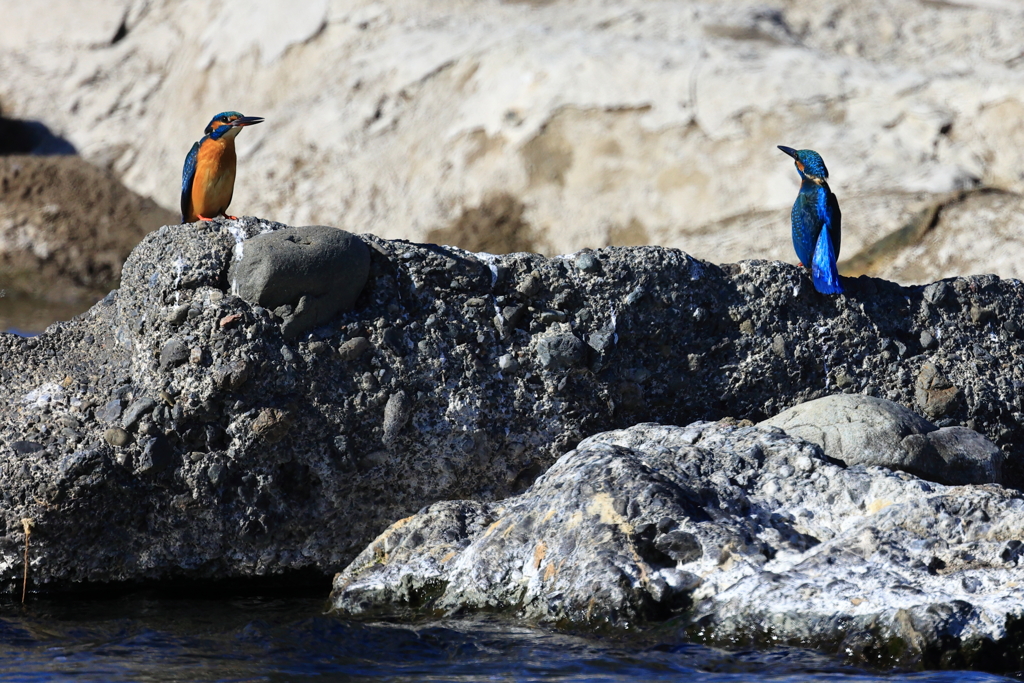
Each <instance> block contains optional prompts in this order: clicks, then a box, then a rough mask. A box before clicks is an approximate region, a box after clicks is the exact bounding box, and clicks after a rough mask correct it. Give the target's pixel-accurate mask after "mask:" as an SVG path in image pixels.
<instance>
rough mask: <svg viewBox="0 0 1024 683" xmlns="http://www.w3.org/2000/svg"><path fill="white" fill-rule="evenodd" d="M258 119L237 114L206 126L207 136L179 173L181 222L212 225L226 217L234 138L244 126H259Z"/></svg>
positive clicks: (216, 118) (219, 117)
mask: <svg viewBox="0 0 1024 683" xmlns="http://www.w3.org/2000/svg"><path fill="white" fill-rule="evenodd" d="M262 122H263V119H262V118H260V117H259V116H242V115H241V114H239V113H238V112H237V111H225V112H221V113H220V114H217V115H216V116H214V117H213V119H212V120H211V121H210V124H209V125H208V126H206V130H205V131H204V132H205V133H206V135H205V136H204V137H203V139H202V140H200V141H199V142H197V143H195V144H194V145H192V150H191V151H189V153H188V156H187V157H185V168H183V169H182V171H181V222H182V223H192V222H194V221H197V220H199V221H212V220H213V219H214V218H216V217H218V216H227V217H228V218H231V219H234V218H235V217H234V216H228V215H227V210H228V204H230V203H231V195H232V193H233V192H234V190H235V159H236V158H235V136H236V135H238V133H239V132H240V131H241V130H242V128H243V127H245V126H251V125H253V124H256V123H262Z"/></svg>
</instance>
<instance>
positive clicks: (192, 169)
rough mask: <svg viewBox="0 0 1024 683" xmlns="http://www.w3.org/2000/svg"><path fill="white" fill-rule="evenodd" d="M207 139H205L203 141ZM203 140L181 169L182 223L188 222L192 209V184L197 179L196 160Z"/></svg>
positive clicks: (194, 148)
mask: <svg viewBox="0 0 1024 683" xmlns="http://www.w3.org/2000/svg"><path fill="white" fill-rule="evenodd" d="M205 139H206V138H205V137H204V138H203V140H205ZM203 140H200V141H199V142H196V143H195V144H193V145H192V149H191V150H189V153H188V156H186V157H185V167H184V168H182V169H181V222H182V223H184V222H185V221H187V220H188V216H189V214H190V213H191V208H192V183H193V182H195V179H196V159H197V158H198V157H199V146H200V145H201V144H202V142H203Z"/></svg>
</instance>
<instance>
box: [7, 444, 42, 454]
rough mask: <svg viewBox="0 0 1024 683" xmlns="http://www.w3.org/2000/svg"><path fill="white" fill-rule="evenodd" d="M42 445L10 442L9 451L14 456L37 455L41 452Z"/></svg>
mask: <svg viewBox="0 0 1024 683" xmlns="http://www.w3.org/2000/svg"><path fill="white" fill-rule="evenodd" d="M43 448H44V446H43V444H41V443H39V442H37V441H12V442H11V450H13V451H14V453H15V454H16V455H28V454H29V453H37V452H39V451H41V450H43Z"/></svg>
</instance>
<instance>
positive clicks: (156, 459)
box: [136, 435, 174, 476]
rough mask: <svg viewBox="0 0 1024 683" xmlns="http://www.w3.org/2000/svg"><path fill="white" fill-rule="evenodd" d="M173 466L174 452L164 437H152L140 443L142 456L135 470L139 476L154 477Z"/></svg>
mask: <svg viewBox="0 0 1024 683" xmlns="http://www.w3.org/2000/svg"><path fill="white" fill-rule="evenodd" d="M173 464H174V451H173V450H172V449H171V442H170V441H169V440H168V439H167V437H166V436H162V435H161V436H154V437H151V438H148V439H146V440H145V441H143V442H142V455H140V456H139V461H138V463H137V466H136V469H137V470H138V472H139V473H140V474H146V475H150V476H155V475H157V474H160V473H162V472H164V471H165V470H167V469H170V467H171V466H172V465H173Z"/></svg>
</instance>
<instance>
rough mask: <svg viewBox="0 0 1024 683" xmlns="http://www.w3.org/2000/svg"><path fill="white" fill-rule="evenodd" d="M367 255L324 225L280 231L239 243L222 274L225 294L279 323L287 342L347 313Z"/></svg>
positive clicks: (346, 235)
mask: <svg viewBox="0 0 1024 683" xmlns="http://www.w3.org/2000/svg"><path fill="white" fill-rule="evenodd" d="M369 273H370V250H369V248H368V247H367V246H366V244H365V243H364V242H363V241H362V240H361V239H359V238H358V237H356V236H355V235H353V234H351V233H348V232H345V231H344V230H338V229H337V228H332V227H328V226H326V225H308V226H305V227H300V228H284V229H282V230H276V231H274V232H268V233H263V234H260V235H256V236H255V237H252V238H250V239H247V240H244V241H242V242H239V243H238V245H236V247H235V251H234V259H233V260H232V261H231V269H230V270H229V271H228V280H229V281H230V283H231V293H232V294H235V295H237V296H240V297H242V298H243V299H245V300H246V301H248V302H249V303H251V304H258V305H259V306H262V307H263V308H268V309H270V310H273V311H275V312H278V310H277V309H279V308H282V307H288V308H287V309H284V310H282V311H280V312H279V315H280V316H281V318H282V319H283V323H282V331H283V333H284V337H285V339H293V338H295V337H297V336H298V335H300V334H302V333H303V332H308V331H309V330H311V329H313V328H314V327H316V326H317V325H322V324H324V323H325V322H327V321H328V320H330V319H331V318H333V317H334V316H335V315H336V314H337V313H339V312H341V311H347V310H350V309H351V308H352V306H353V305H355V302H356V299H357V298H358V297H359V294H360V293H361V292H362V291H363V287H364V286H365V285H366V277H367V275H369Z"/></svg>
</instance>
